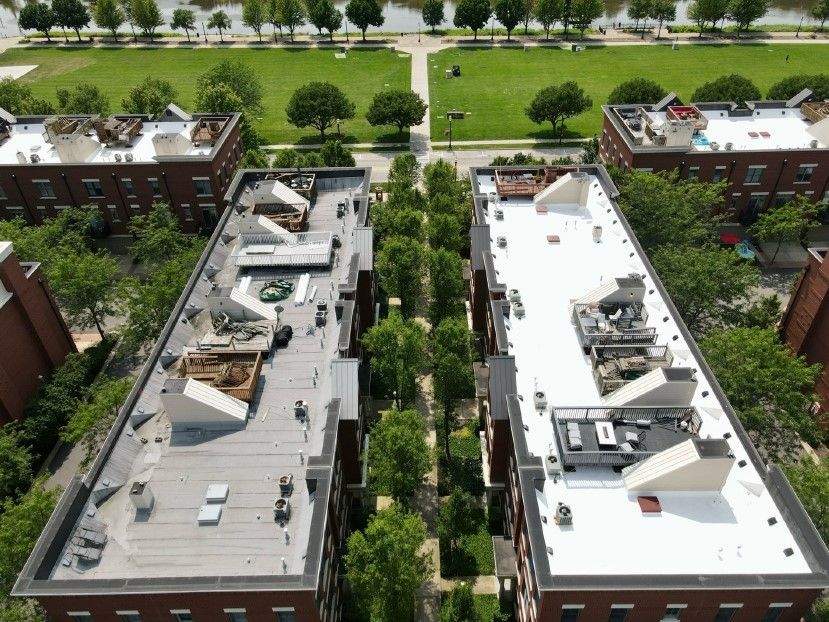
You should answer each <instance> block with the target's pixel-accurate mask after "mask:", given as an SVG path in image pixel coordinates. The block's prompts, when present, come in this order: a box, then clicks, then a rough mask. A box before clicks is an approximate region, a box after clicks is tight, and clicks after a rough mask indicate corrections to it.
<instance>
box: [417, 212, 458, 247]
mask: <svg viewBox="0 0 829 622" xmlns="http://www.w3.org/2000/svg"><path fill="white" fill-rule="evenodd" d="M426 235H427V237H428V238H429V246H431V247H432V248H443V249H446V250H448V251H451V252H453V253H459V252H460V251H461V249H463V248H464V246H465V245H466V241H465V240H464V239H463V238H464V233H463V230H462V229H461V224H460V222H458V219H457V218H456V217H455V216H453V215H451V214H434V215H432V216H429V222H428V223H426Z"/></svg>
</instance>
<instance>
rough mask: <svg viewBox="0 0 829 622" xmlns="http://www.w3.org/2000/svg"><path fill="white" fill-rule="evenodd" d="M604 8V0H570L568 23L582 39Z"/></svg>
mask: <svg viewBox="0 0 829 622" xmlns="http://www.w3.org/2000/svg"><path fill="white" fill-rule="evenodd" d="M604 9H605V6H604V0H570V23H571V24H573V26H574V27H575V28H576V29H577V30H578V31H579V33H580V34H581V38H582V39H583V38H584V31H585V30H587V29H588V28H589V27H590V24H592V23H593V20H595V19H599V18H600V17H601V16H602V15H604ZM565 84H566V83H565ZM587 108H590V106H588V107H587Z"/></svg>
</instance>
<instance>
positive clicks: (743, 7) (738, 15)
mask: <svg viewBox="0 0 829 622" xmlns="http://www.w3.org/2000/svg"><path fill="white" fill-rule="evenodd" d="M768 12H769V0H730V1H729V3H728V17H729V19H730V20H731V21H733V22H735V23H736V24H737V38H738V39H739V38H740V32H741V31H743V30H747V29H748V27H749V26H751V24H752V22H755V21H757V20H758V19H760V18H761V17H763V16H764V15H765V14H766V13H768Z"/></svg>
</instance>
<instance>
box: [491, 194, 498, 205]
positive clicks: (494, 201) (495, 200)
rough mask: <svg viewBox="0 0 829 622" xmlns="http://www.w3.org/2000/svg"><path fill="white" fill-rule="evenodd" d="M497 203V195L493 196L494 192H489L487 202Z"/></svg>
mask: <svg viewBox="0 0 829 622" xmlns="http://www.w3.org/2000/svg"><path fill="white" fill-rule="evenodd" d="M497 201H498V195H497V194H495V193H494V192H490V193H489V202H490V203H496V202H497Z"/></svg>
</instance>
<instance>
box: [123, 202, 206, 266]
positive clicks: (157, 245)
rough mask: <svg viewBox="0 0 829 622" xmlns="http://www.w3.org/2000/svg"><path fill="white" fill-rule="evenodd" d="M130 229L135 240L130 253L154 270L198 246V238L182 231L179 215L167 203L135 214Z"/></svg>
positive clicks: (154, 205) (155, 205)
mask: <svg viewBox="0 0 829 622" xmlns="http://www.w3.org/2000/svg"><path fill="white" fill-rule="evenodd" d="M128 228H129V232H130V233H131V234H132V236H133V238H134V240H135V241H134V242H133V243H132V246H131V247H130V253H131V254H132V256H133V257H135V258H136V259H137V260H138V261H140V262H142V263H145V264H147V266H149V267H150V269H155V268H157V267H158V266H160V265H162V264H165V263H167V262H169V261H170V260H172V259H173V258H174V257H176V256H177V255H179V254H180V253H183V252H186V251H188V250H189V249H190V248H192V247H193V246H194V238H193V237H191V236H188V235H185V234H184V232H182V230H181V225H180V223H179V221H178V218H176V215H175V214H174V213H173V211H172V210H171V209H170V206H169V205H168V204H167V203H154V204H153V207H152V210H150V213H149V214H146V215H144V214H142V215H141V216H133V217H132V218H131V219H130V222H129V225H128Z"/></svg>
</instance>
